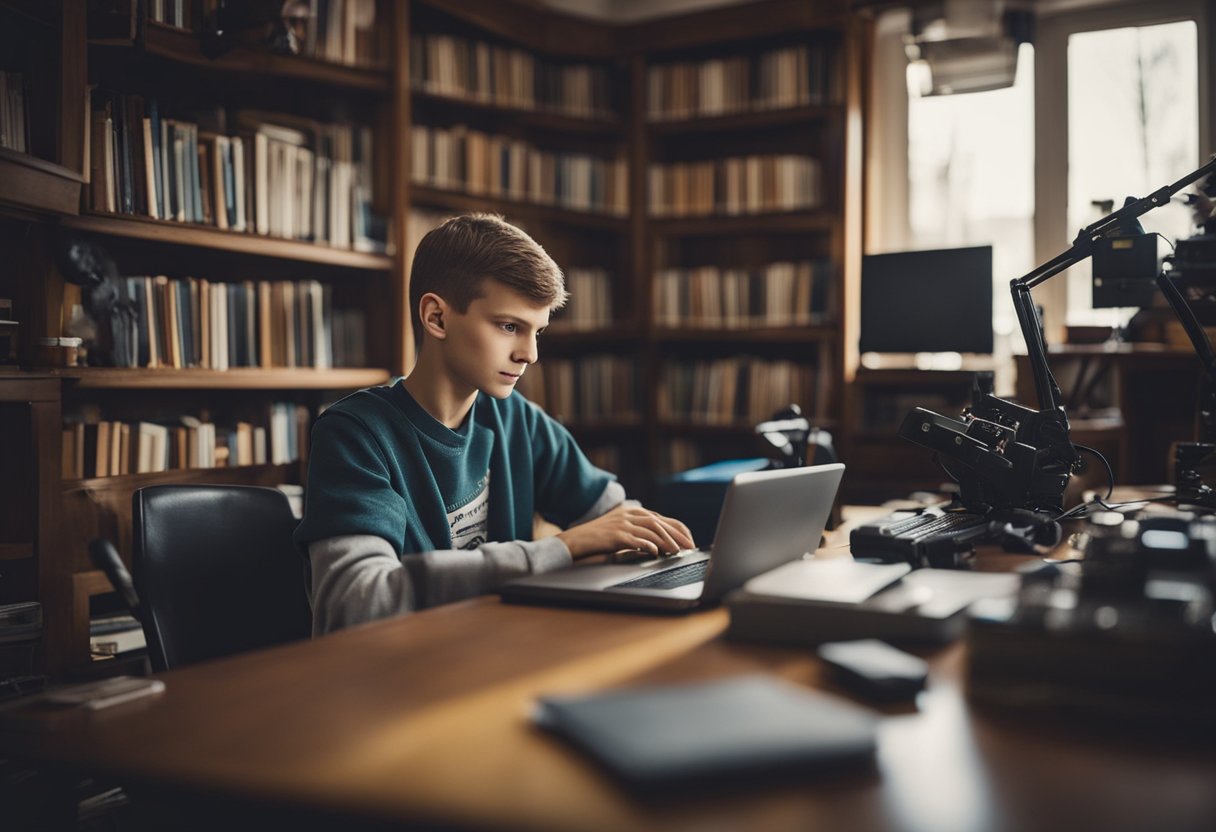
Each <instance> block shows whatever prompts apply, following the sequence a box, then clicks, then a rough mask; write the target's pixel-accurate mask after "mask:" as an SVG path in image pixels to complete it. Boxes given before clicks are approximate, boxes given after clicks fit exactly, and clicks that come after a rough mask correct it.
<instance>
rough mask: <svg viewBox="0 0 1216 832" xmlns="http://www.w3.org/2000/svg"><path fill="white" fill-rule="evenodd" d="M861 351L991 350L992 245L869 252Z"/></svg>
mask: <svg viewBox="0 0 1216 832" xmlns="http://www.w3.org/2000/svg"><path fill="white" fill-rule="evenodd" d="M860 347H861V351H862V352H887V353H892V352H894V353H918V352H959V353H981V354H986V353H991V352H992V246H972V247H969V248H952V249H938V250H932V251H900V252H893V253H890V254H869V255H866V256H865V257H864V258H862V263H861V345H860Z"/></svg>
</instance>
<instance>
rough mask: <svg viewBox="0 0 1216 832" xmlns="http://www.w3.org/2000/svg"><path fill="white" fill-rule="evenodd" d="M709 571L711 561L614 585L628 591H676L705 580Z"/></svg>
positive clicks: (678, 567) (677, 567) (699, 562)
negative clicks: (680, 587)
mask: <svg viewBox="0 0 1216 832" xmlns="http://www.w3.org/2000/svg"><path fill="white" fill-rule="evenodd" d="M708 571H709V561H708V560H702V561H697V562H696V563H689V564H686V565H684V566H676V567H673V568H671V569H664V570H662V571H660V572H651V573H649V574H647V575H643V576H641V577H640V578H633V579H632V580H628V581H625V582H624V583H619V584H613V586H614V587H624V588H626V589H675V588H676V587H678V586H688V585H689V584H695V583H696V582H697V581H703V580H705V574H706V573H707V572H708Z"/></svg>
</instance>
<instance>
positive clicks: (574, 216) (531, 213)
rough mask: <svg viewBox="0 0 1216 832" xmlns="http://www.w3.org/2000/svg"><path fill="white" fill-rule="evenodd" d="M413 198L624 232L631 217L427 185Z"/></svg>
mask: <svg viewBox="0 0 1216 832" xmlns="http://www.w3.org/2000/svg"><path fill="white" fill-rule="evenodd" d="M410 197H411V201H412V202H413V203H414V205H416V206H423V207H427V208H440V209H448V210H451V211H496V212H498V213H500V214H502V215H503V216H505V217H506V218H507V219H508V220H512V219H514V220H522V221H525V222H526V221H529V220H531V221H534V222H548V223H557V224H559V225H565V226H570V227H574V228H581V229H590V230H597V231H607V232H613V233H624V232H625V231H626V230H627V229H628V228H629V220H628V219H627V218H625V217H615V216H612V215H610V214H595V213H592V212H590V211H573V210H570V209H567V208H557V207H554V206H551V205H537V204H536V203H532V202H520V201H517V200H511V199H500V198H498V197H491V196H482V195H477V194H467V193H463V192H460V191H445V190H441V189H439V188H429V187H426V186H425V185H413V186H412V187H411V188H410Z"/></svg>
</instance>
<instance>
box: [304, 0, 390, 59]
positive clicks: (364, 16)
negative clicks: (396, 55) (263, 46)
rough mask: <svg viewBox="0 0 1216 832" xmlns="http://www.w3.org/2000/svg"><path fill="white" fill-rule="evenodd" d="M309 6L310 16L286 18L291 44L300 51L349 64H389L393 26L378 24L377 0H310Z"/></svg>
mask: <svg viewBox="0 0 1216 832" xmlns="http://www.w3.org/2000/svg"><path fill="white" fill-rule="evenodd" d="M295 5H297V6H298V5H299V4H298V3H297V4H295ZM307 6H308V15H307V17H304V16H303V15H299V14H297V15H296V16H295V17H293V18H291V19H289V20H287V21H286V22H287V23H288V29H289V31H290V32H291V36H292V40H291V41H290V42H289V46H294V48H295V50H296V51H297V52H298V53H299V54H301V55H304V56H306V57H309V58H318V59H320V60H323V61H329V62H331V63H336V64H345V65H347V66H359V67H368V68H380V67H384V66H387V65H388V56H389V48H390V47H389V40H388V39H389V36H390V27H389V26H387V25H386V24H385V23H384V22H383V21H381V23H380V25H379V26H377V25H376V0H308V3H307ZM301 28H302V29H303V37H301V36H300V35H301V33H300V29H301Z"/></svg>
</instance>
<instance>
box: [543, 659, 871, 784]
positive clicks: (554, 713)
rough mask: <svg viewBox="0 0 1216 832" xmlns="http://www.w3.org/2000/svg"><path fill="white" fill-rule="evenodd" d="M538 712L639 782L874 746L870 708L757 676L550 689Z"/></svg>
mask: <svg viewBox="0 0 1216 832" xmlns="http://www.w3.org/2000/svg"><path fill="white" fill-rule="evenodd" d="M535 720H536V722H537V724H539V725H541V726H542V727H544V728H546V729H548V730H550V731H552V732H554V733H556V734H559V735H561V736H562V737H564V738H566V739H567V740H569V741H570V742H572V743H573V744H574V745H576V746H578V747H579V748H581V749H583V750H584V751H586V752H587V753H589V754H590V755H591V756H592V757H594V758H595V759H596V760H598V761H599V762H600V763H602V764H603V765H604V766H605V767H607V768H608V769H609V770H610V771H611V772H612V773H614V774H615V775H617V776H618V777H620V778H621V779H623V780H625V781H626V782H628V783H630V784H632V785H634V786H635V787H643V788H656V787H660V786H664V785H669V784H671V783H673V782H682V781H692V780H698V781H701V780H704V779H707V778H715V777H722V776H727V775H732V776H737V775H746V774H764V773H772V772H777V773H786V774H788V773H792V772H795V771H798V772H801V771H804V770H807V769H824V768H835V767H838V766H843V765H844V764H847V763H858V762H864V761H868V760H870V759H871V758H872V756H873V754H874V749H875V725H876V723H875V718H874V716H873V715H872V714H871V713H870V712H869V711H866V710H863V709H861V708H859V707H857V706H855V705H852V704H850V703H848V702H844V701H841V700H838V699H834V698H832V697H830V696H827V695H825V694H821V693H816V692H814V691H811V690H808V689H806V688H802V687H799V686H797V685H793V684H791V683H788V682H784V681H782V680H780V679H777V678H774V677H769V676H763V675H748V676H739V677H732V678H728V679H721V680H713V681H709V682H698V683H695V684H688V685H679V686H671V687H652V688H642V689H630V690H620V691H608V692H605V693H599V694H592V695H588V696H576V697H547V698H543V699H541V700H540V702H539V703H538V707H537V711H536V714H535Z"/></svg>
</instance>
